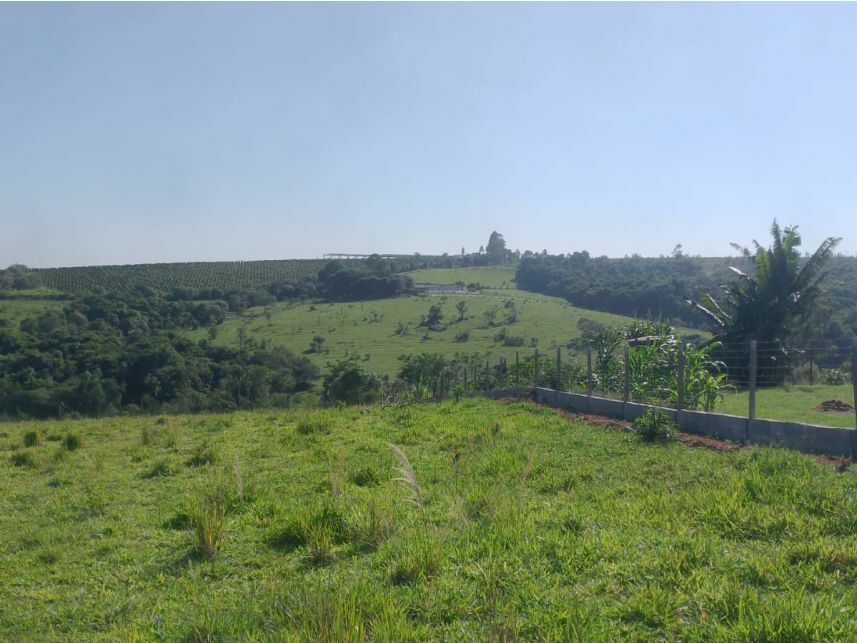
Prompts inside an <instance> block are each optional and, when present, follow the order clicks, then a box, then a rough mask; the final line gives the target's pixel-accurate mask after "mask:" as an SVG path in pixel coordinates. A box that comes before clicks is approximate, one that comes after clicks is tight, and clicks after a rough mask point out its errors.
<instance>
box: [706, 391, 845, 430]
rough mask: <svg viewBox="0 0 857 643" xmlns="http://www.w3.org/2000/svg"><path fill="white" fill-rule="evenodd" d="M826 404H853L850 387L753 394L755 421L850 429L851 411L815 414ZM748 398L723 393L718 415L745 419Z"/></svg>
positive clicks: (746, 395) (742, 392)
mask: <svg viewBox="0 0 857 643" xmlns="http://www.w3.org/2000/svg"><path fill="white" fill-rule="evenodd" d="M827 400H839V401H841V402H845V403H846V404H849V405H853V404H854V390H853V389H852V388H851V385H850V384H847V385H839V386H823V385H815V386H809V385H805V384H796V385H785V386H779V387H775V388H762V389H759V390H758V391H756V417H759V418H766V419H769V420H786V421H789V422H805V423H807V424H820V425H822V426H844V427H848V428H854V425H855V417H854V411H853V410H851V411H844V412H830V411H826V412H825V411H819V410H816V407H818V405H819V404H821V403H822V402H825V401H827ZM748 409H749V395H748V393H747V391H740V392H734V391H733V392H731V393H730V392H728V391H724V395H723V402H722V403H721V404H719V405H718V407H717V412H718V413H727V414H729V415H743V416H745V417H746V416H747V413H748Z"/></svg>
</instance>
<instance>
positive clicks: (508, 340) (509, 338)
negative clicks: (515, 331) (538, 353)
mask: <svg viewBox="0 0 857 643" xmlns="http://www.w3.org/2000/svg"><path fill="white" fill-rule="evenodd" d="M523 345H524V338H523V337H522V336H520V335H506V336H505V337H504V338H503V346H523Z"/></svg>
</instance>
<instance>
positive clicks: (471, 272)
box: [405, 266, 515, 288]
mask: <svg viewBox="0 0 857 643" xmlns="http://www.w3.org/2000/svg"><path fill="white" fill-rule="evenodd" d="M405 274H406V275H407V276H409V277H411V278H412V279H413V280H414V283H418V284H456V283H461V284H464V285H465V286H467V285H469V284H479V285H480V286H482V287H483V288H514V287H515V267H514V266H478V267H475V268H428V269H425V270H414V271H412V272H407V273H405Z"/></svg>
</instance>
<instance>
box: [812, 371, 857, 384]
mask: <svg viewBox="0 0 857 643" xmlns="http://www.w3.org/2000/svg"><path fill="white" fill-rule="evenodd" d="M818 380H819V382H821V383H822V384H828V385H838V384H849V383H850V382H851V378H850V377H849V376H848V373H846V372H845V371H843V370H842V369H839V368H823V369H821V370H820V371H819V373H818Z"/></svg>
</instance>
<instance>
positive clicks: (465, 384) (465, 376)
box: [464, 366, 467, 393]
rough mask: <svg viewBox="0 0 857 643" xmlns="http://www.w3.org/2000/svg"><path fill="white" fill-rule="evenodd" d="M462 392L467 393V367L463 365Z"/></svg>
mask: <svg viewBox="0 0 857 643" xmlns="http://www.w3.org/2000/svg"><path fill="white" fill-rule="evenodd" d="M464 392H465V393H467V367H466V366H465V367H464Z"/></svg>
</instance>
